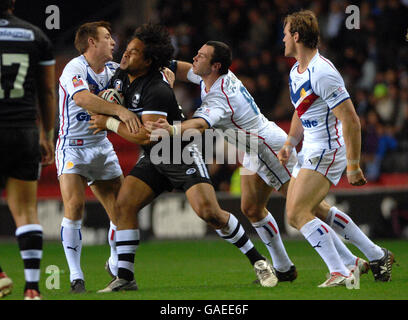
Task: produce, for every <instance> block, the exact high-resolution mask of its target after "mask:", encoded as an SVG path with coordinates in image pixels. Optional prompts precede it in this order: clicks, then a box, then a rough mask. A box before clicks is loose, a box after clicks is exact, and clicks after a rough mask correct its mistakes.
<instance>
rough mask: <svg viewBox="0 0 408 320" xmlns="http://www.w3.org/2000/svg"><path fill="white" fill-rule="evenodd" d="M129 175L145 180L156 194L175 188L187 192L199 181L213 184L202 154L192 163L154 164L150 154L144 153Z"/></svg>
mask: <svg viewBox="0 0 408 320" xmlns="http://www.w3.org/2000/svg"><path fill="white" fill-rule="evenodd" d="M129 175H131V176H134V177H136V178H138V179H140V180H142V181H143V182H145V183H146V184H147V185H148V186H149V187H150V188H152V190H153V191H154V192H155V194H156V196H158V195H160V194H161V193H163V192H164V191H172V190H174V189H176V190H182V191H184V192H186V191H187V190H188V189H189V188H190V187H192V186H194V185H196V184H199V183H209V184H211V185H212V182H211V179H210V176H209V174H208V170H207V167H206V165H205V163H204V161H203V159H202V156H201V154H200V155H199V156H196V157H195V159H194V162H193V163H192V164H185V163H181V164H153V163H152V161H151V159H150V156H149V154H144V155H142V156H141V157H140V159H139V161H138V163H137V164H136V166H135V167H134V168H133V169H132V170H131V171H130V173H129Z"/></svg>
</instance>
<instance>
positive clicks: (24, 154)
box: [0, 127, 41, 187]
mask: <svg viewBox="0 0 408 320" xmlns="http://www.w3.org/2000/svg"><path fill="white" fill-rule="evenodd" d="M0 149H1V157H0V187H4V183H5V181H6V180H7V178H15V179H19V180H27V181H35V180H38V179H39V178H40V173H41V164H40V163H41V152H40V144H39V135H38V128H36V127H34V128H0Z"/></svg>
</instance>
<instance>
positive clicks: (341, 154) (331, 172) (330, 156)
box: [292, 146, 347, 185]
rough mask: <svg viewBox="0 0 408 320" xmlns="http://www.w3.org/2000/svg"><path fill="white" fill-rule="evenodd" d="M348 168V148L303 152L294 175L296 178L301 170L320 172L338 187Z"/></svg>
mask: <svg viewBox="0 0 408 320" xmlns="http://www.w3.org/2000/svg"><path fill="white" fill-rule="evenodd" d="M346 166H347V159H346V147H345V146H342V147H340V148H337V149H323V150H311V149H309V150H303V149H302V151H300V152H299V154H298V162H297V164H296V166H295V168H294V169H293V172H292V175H293V176H294V177H295V178H296V177H297V175H298V173H299V171H300V169H310V170H314V171H317V172H320V173H321V174H322V175H324V176H325V177H326V178H327V179H328V180H329V181H330V182H331V183H333V184H334V185H337V184H338V183H339V180H340V178H341V176H342V174H343V172H344V169H345V168H346Z"/></svg>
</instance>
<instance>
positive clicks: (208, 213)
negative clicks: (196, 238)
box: [196, 201, 217, 222]
mask: <svg viewBox="0 0 408 320" xmlns="http://www.w3.org/2000/svg"><path fill="white" fill-rule="evenodd" d="M196 213H197V215H198V216H199V217H200V218H201V219H203V220H204V221H206V222H209V221H212V220H216V219H217V207H216V206H215V205H213V204H212V203H210V202H209V201H202V202H201V203H200V204H199V205H198V206H197V209H196Z"/></svg>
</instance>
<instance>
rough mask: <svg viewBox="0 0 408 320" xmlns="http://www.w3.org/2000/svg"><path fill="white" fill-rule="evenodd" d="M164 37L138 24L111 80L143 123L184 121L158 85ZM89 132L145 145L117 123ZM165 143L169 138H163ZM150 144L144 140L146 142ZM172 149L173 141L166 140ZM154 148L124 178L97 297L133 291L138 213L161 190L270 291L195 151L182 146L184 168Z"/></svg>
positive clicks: (165, 54)
mask: <svg viewBox="0 0 408 320" xmlns="http://www.w3.org/2000/svg"><path fill="white" fill-rule="evenodd" d="M173 50H174V49H173V47H172V45H171V41H170V37H169V34H168V32H167V31H166V30H165V29H164V28H162V27H161V26H156V25H143V26H141V27H140V28H138V29H137V30H136V32H135V35H134V38H133V39H132V40H131V41H130V42H129V45H128V47H127V50H126V51H125V53H124V55H123V58H122V63H121V64H126V65H127V68H126V69H125V70H118V71H117V73H116V74H115V76H114V77H113V78H112V82H113V84H114V86H115V87H117V88H120V89H121V90H122V91H123V93H124V95H125V101H126V106H127V107H128V108H129V110H133V111H134V112H135V113H138V114H139V115H140V116H141V119H142V122H143V123H145V122H147V121H156V120H158V119H167V120H168V121H170V122H174V121H182V120H183V119H184V116H183V114H182V111H181V108H180V107H179V105H178V103H177V101H176V98H175V96H174V93H173V91H172V90H171V88H170V86H169V84H168V83H166V82H165V81H164V80H163V75H162V74H161V73H160V70H161V69H162V68H163V67H165V66H167V64H168V63H169V61H170V59H171V56H172V54H173ZM92 119H93V120H91V123H93V126H92V128H95V129H97V130H96V132H98V131H99V130H105V129H109V130H112V131H114V132H116V133H118V134H119V135H121V136H122V137H124V138H125V139H127V140H129V141H131V142H135V143H138V144H142V145H143V144H145V143H144V140H143V137H142V130H140V132H139V133H138V134H137V135H132V134H130V133H129V132H128V130H127V128H126V126H124V125H123V124H122V123H120V122H119V121H118V120H115V119H113V118H108V119H107V117H106V116H99V115H98V116H93V117H92ZM167 138H168V137H167ZM147 141H148V143H150V141H149V139H147ZM164 143H168V144H169V146H170V148H169V150H172V143H173V139H167V141H165V142H164ZM153 147H154V146H151V145H144V146H143V150H144V154H143V155H142V156H141V157H140V159H139V161H138V163H137V164H136V166H135V167H134V168H133V169H132V171H131V172H130V174H129V175H128V176H127V177H126V178H125V181H124V183H123V186H122V187H121V189H120V191H119V195H118V198H117V202H116V207H117V212H116V213H117V215H118V216H117V222H118V224H117V225H118V229H117V234H116V247H117V250H118V257H119V262H118V274H117V278H115V279H114V280H113V281H112V282H111V283H110V284H109V285H108V286H107V287H106V288H105V289H103V290H101V291H100V292H112V291H122V290H137V285H136V282H135V280H134V257H135V252H136V249H137V247H138V245H139V240H140V236H139V230H138V223H137V214H138V212H139V211H140V210H141V209H142V208H143V207H144V206H145V205H147V204H149V203H151V202H152V201H153V199H154V198H155V197H157V196H159V195H160V194H161V193H163V192H165V191H171V190H173V189H178V190H182V191H184V192H185V194H186V197H187V199H188V201H189V203H190V204H191V207H192V208H193V210H194V211H195V212H196V213H197V215H198V216H199V217H200V218H201V219H203V220H204V221H206V222H207V223H208V224H209V225H210V226H211V227H212V228H214V229H215V230H216V232H217V233H218V235H219V236H221V237H222V238H223V239H225V240H226V241H228V242H230V243H232V244H234V245H235V246H236V247H237V248H238V249H239V250H240V251H241V252H242V253H243V254H244V255H245V256H246V257H247V258H248V259H249V261H250V263H251V264H252V265H253V266H254V269H255V272H256V274H257V276H258V279H259V280H260V283H261V285H262V286H266V287H273V286H275V285H276V284H277V282H278V280H277V278H276V276H275V274H274V271H273V269H272V267H271V266H270V265H269V263H268V262H267V261H266V260H265V258H264V257H262V256H261V255H260V253H259V252H258V251H257V250H256V248H255V247H254V245H253V243H252V242H251V240H250V239H249V238H248V236H247V235H246V233H245V231H244V229H243V227H242V226H241V224H240V223H239V221H238V219H237V218H236V217H235V216H234V215H232V214H230V213H228V212H226V211H224V210H222V209H221V208H220V207H219V205H218V202H217V198H216V195H215V191H214V188H213V186H212V184H211V180H210V177H209V175H208V171H207V168H206V166H205V163H204V160H203V159H202V155H201V153H200V151H199V150H198V148H197V146H196V145H195V144H193V143H189V141H186V142H183V143H182V145H181V149H180V152H181V153H187V154H188V155H189V156H190V157H191V159H192V160H193V161H192V163H191V164H187V163H186V162H185V161H184V159H180V160H181V161H180V162H177V160H175V159H177V158H182V157H180V155H181V154H178V153H176V152H175V153H173V152H170V154H165V152H163V161H161V162H160V163H157V162H156V161H155V160H154V153H153V152H152V150H153Z"/></svg>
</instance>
